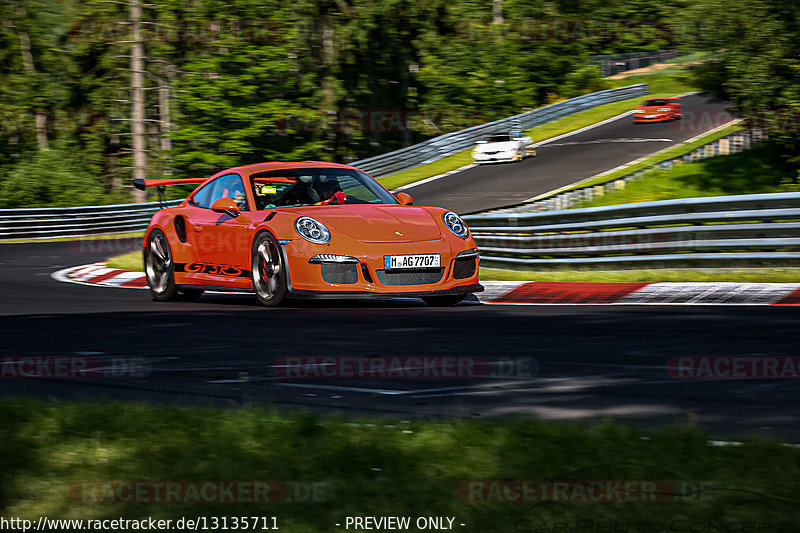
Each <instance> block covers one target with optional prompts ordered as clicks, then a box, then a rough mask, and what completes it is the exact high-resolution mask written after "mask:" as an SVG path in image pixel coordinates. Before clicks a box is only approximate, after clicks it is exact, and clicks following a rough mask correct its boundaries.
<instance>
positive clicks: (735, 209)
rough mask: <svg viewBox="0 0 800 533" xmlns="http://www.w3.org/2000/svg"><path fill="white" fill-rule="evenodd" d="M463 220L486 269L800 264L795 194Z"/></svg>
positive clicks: (799, 202) (799, 206)
mask: <svg viewBox="0 0 800 533" xmlns="http://www.w3.org/2000/svg"><path fill="white" fill-rule="evenodd" d="M464 220H465V221H466V222H467V223H468V224H469V226H470V228H471V230H472V234H473V236H474V237H475V240H476V242H477V244H478V248H479V249H480V251H481V264H483V265H484V266H497V267H505V268H509V267H511V268H514V267H517V268H548V267H567V266H573V267H574V266H579V265H596V266H600V267H612V268H617V267H627V266H632V265H637V266H673V265H675V266H709V265H713V266H718V265H733V264H737V265H742V264H745V265H747V266H758V265H771V266H774V265H783V266H800V193H774V194H752V195H741V196H715V197H703V198H684V199H679V200H664V201H658V202H643V203H637V204H623V205H616V206H607V207H590V208H585V209H569V210H561V211H548V212H541V213H494V214H479V215H467V216H465V217H464Z"/></svg>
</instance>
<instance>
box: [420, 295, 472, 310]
mask: <svg viewBox="0 0 800 533" xmlns="http://www.w3.org/2000/svg"><path fill="white" fill-rule="evenodd" d="M466 297H467V295H466V294H448V295H447V296H426V297H424V298H423V300H424V301H425V303H426V304H428V305H430V306H431V307H451V306H454V305H456V304H458V303H461V302H462V301H463V300H464V298H466Z"/></svg>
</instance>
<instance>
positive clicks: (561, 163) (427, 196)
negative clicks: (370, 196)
mask: <svg viewBox="0 0 800 533" xmlns="http://www.w3.org/2000/svg"><path fill="white" fill-rule="evenodd" d="M642 100H644V98H642ZM682 103H683V115H684V116H683V119H682V120H676V121H671V122H656V123H651V124H634V123H633V117H631V116H630V115H629V116H624V117H621V118H619V119H617V120H614V121H612V122H608V123H606V124H604V125H602V126H598V127H596V128H592V129H589V130H586V131H584V132H581V133H577V134H575V135H571V136H569V137H564V138H563V139H560V140H557V141H554V142H553V143H549V144H545V145H543V146H541V147H539V148H537V152H538V155H537V156H536V157H532V158H528V159H525V160H524V161H521V162H517V163H493V164H486V165H480V166H477V167H473V168H471V169H468V170H465V171H463V172H458V173H456V174H452V175H450V176H447V177H444V178H441V179H438V180H435V181H431V182H428V183H424V184H421V185H419V186H415V187H410V188H408V189H404V191H405V192H408V193H410V194H411V195H412V196H413V197H414V202H415V203H416V204H417V205H437V206H441V207H446V208H449V209H452V210H453V211H455V212H457V213H462V214H465V213H474V212H476V211H482V210H486V209H491V208H496V207H504V206H507V205H511V204H515V203H519V202H521V201H524V200H527V199H529V198H533V197H534V196H538V195H540V194H543V193H546V192H549V191H552V190H554V189H558V188H559V187H563V186H565V185H569V184H571V183H575V182H576V181H579V180H582V179H585V178H589V177H591V176H594V175H595V174H599V173H601V172H604V171H606V170H609V169H612V168H616V167H618V166H620V165H623V164H625V163H628V162H630V161H633V160H635V159H638V158H640V157H643V156H646V155H648V154H651V153H653V152H656V151H658V150H662V149H664V148H668V147H670V146H672V145H674V144H676V143H679V142H682V141H685V140H687V139H691V138H692V137H695V136H697V135H700V134H702V133H703V132H706V131H708V130H710V129H713V128H715V127H717V126H720V125H721V124H724V123H726V122H728V121H729V120H730V119H731V116H730V114H729V113H727V112H726V111H725V109H726V107H727V104H724V103H715V102H712V101H710V100H709V99H708V98H706V97H704V96H700V95H690V96H686V97H684V98H683V99H682Z"/></svg>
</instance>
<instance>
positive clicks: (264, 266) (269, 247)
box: [252, 233, 286, 307]
mask: <svg viewBox="0 0 800 533" xmlns="http://www.w3.org/2000/svg"><path fill="white" fill-rule="evenodd" d="M252 277H253V289H254V290H255V292H256V297H257V298H258V302H259V303H260V304H261V305H266V306H268V307H274V306H277V305H280V304H281V303H282V302H283V300H284V298H286V269H285V268H284V264H283V259H282V257H281V249H280V246H279V245H278V241H276V240H275V238H274V237H273V236H272V235H270V234H269V233H262V234H261V235H259V236H258V237H257V238H256V240H255V242H254V243H253V260H252Z"/></svg>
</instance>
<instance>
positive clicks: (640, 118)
mask: <svg viewBox="0 0 800 533" xmlns="http://www.w3.org/2000/svg"><path fill="white" fill-rule="evenodd" d="M671 118H672V115H633V121H634V122H664V121H666V120H670V119H671Z"/></svg>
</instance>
